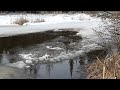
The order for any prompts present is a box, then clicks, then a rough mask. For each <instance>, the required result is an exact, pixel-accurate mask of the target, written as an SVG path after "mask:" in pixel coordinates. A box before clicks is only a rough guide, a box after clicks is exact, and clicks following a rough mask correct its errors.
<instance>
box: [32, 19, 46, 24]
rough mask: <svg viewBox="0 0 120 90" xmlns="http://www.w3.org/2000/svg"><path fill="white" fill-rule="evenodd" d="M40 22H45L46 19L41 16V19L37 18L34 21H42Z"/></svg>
mask: <svg viewBox="0 0 120 90" xmlns="http://www.w3.org/2000/svg"><path fill="white" fill-rule="evenodd" d="M40 22H45V19H43V18H41V19H39V18H37V19H36V20H35V21H34V23H40Z"/></svg>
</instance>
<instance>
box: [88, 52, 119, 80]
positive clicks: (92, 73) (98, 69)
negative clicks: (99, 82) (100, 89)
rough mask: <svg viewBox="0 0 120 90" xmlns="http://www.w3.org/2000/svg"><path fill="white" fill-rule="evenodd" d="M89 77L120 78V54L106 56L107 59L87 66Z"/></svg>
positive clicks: (98, 60)
mask: <svg viewBox="0 0 120 90" xmlns="http://www.w3.org/2000/svg"><path fill="white" fill-rule="evenodd" d="M87 72H88V76H87V79H120V54H119V53H114V54H113V55H111V56H109V57H108V55H107V56H106V58H105V59H103V60H100V59H99V58H97V61H95V62H93V63H91V64H90V65H88V66H87Z"/></svg>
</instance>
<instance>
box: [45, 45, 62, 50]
mask: <svg viewBox="0 0 120 90" xmlns="http://www.w3.org/2000/svg"><path fill="white" fill-rule="evenodd" d="M46 48H47V49H50V50H62V49H63V48H60V47H51V46H46Z"/></svg>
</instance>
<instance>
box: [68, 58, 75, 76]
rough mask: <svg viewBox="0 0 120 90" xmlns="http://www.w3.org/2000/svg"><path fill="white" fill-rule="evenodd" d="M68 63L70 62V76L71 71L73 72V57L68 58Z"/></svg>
mask: <svg viewBox="0 0 120 90" xmlns="http://www.w3.org/2000/svg"><path fill="white" fill-rule="evenodd" d="M69 63H70V74H71V77H72V72H73V64H74V61H73V59H70V61H69Z"/></svg>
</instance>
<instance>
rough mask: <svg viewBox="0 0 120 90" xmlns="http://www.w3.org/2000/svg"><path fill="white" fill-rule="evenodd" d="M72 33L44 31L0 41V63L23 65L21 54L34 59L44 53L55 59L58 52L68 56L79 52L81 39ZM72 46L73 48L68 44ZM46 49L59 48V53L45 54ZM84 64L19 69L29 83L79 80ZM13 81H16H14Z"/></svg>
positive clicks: (72, 61)
mask: <svg viewBox="0 0 120 90" xmlns="http://www.w3.org/2000/svg"><path fill="white" fill-rule="evenodd" d="M76 33H77V32H76V31H70V30H69V29H66V30H64V31H53V30H50V31H46V32H41V33H32V34H27V35H18V36H11V37H3V38H0V63H1V65H4V66H6V65H7V64H9V63H15V62H18V61H24V59H23V58H21V57H20V54H21V53H24V54H29V53H32V54H35V55H36V56H35V57H39V56H43V55H45V53H47V54H49V55H52V56H57V55H59V54H60V53H61V52H66V53H67V52H69V51H74V50H78V49H79V48H80V41H81V40H82V37H80V36H76ZM71 43H73V44H71ZM47 46H52V47H60V48H62V49H61V50H49V49H46V47H47ZM84 65H85V62H84V58H83V60H82V59H81V58H80V57H76V58H74V59H67V60H62V61H59V62H50V61H48V62H46V63H42V62H39V63H35V65H34V66H31V67H30V68H28V69H22V70H23V71H24V74H26V75H27V76H29V78H30V79H82V78H85V77H86V71H85V68H84ZM14 78H17V77H14Z"/></svg>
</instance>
